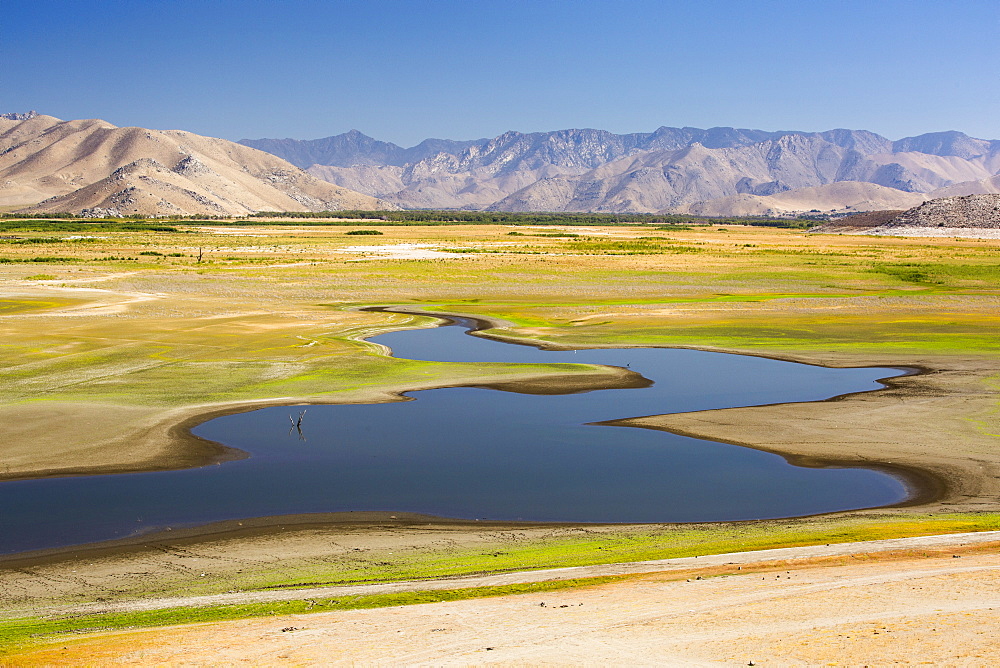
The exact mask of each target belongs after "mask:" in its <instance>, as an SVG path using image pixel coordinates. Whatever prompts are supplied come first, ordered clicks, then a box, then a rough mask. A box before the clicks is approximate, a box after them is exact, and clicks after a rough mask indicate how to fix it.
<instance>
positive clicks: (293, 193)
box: [0, 112, 397, 216]
mask: <svg viewBox="0 0 1000 668" xmlns="http://www.w3.org/2000/svg"><path fill="white" fill-rule="evenodd" d="M0 206H3V207H4V208H6V209H19V210H21V211H23V212H25V213H57V212H71V213H78V214H83V215H94V216H103V215H111V216H127V215H143V216H166V215H198V216H241V215H246V214H249V213H254V212H257V211H326V210H332V209H366V210H371V209H386V208H389V209H394V208H397V207H395V205H392V204H387V203H386V202H383V201H381V200H379V199H377V198H375V197H371V196H369V195H363V194H361V193H357V192H354V191H352V190H349V189H347V188H344V187H341V186H337V185H333V184H331V183H328V182H326V181H323V180H320V179H318V178H315V177H313V176H311V175H309V174H307V173H306V172H304V171H303V170H301V169H299V168H298V167H296V166H294V165H292V164H289V163H288V162H286V161H284V160H282V159H281V158H278V157H276V156H274V155H271V154H270V153H265V152H263V151H258V150H256V149H253V148H249V147H246V146H241V145H239V144H236V143H234V142H231V141H226V140H224V139H216V138H213V137H203V136H201V135H196V134H193V133H190V132H183V131H180V130H166V131H160V130H147V129H144V128H137V127H126V128H120V127H116V126H114V125H112V124H110V123H107V122H105V121H101V120H96V119H90V120H75V121H62V120H59V119H58V118H53V117H52V116H46V115H42V114H37V113H35V112H28V113H24V114H4V115H2V116H0Z"/></svg>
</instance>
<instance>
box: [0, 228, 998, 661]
mask: <svg viewBox="0 0 1000 668" xmlns="http://www.w3.org/2000/svg"><path fill="white" fill-rule="evenodd" d="M287 222H294V223H295V224H282V225H268V224H267V222H261V223H257V224H255V225H249V226H248V225H241V226H227V225H221V224H218V225H216V224H213V223H211V222H206V223H196V222H192V221H178V222H171V223H169V224H163V223H154V224H151V225H144V224H142V223H141V222H135V221H127V222H124V223H120V224H112V223H85V222H81V221H60V222H51V223H49V222H46V221H41V220H30V221H23V222H18V221H11V220H5V221H3V226H2V234H0V278H2V280H3V292H2V293H0V332H2V337H0V423H2V424H3V425H4V427H5V433H7V434H8V436H7V438H6V439H5V443H4V445H3V446H0V477H6V478H19V477H30V476H31V475H33V474H34V473H36V472H38V471H43V472H44V471H53V470H59V469H60V467H63V468H65V469H67V470H69V471H77V470H84V469H86V470H123V469H122V468H121V467H122V466H123V467H124V470H128V468H129V466H132V467H133V468H134V469H143V468H149V467H150V462H151V461H154V460H156V459H157V458H161V459H162V458H163V457H165V456H166V455H165V454H164V453H166V452H167V451H168V448H167V440H169V439H168V438H167V435H166V434H167V431H168V430H169V427H171V426H172V425H174V424H176V423H178V422H181V421H183V420H187V419H192V418H196V417H197V416H198V415H200V414H204V413H207V412H210V411H214V410H222V409H243V408H248V407H251V406H254V405H261V404H264V403H268V402H277V403H294V402H340V401H357V400H387V399H390V398H391V392H394V391H400V390H406V389H413V388H417V387H434V386H441V385H449V384H461V383H468V382H476V383H482V382H485V381H486V380H488V379H496V380H514V381H516V380H519V379H529V378H536V377H539V376H546V375H553V374H562V375H569V376H573V377H583V376H586V375H591V376H594V377H595V378H596V377H597V376H599V375H600V370H598V369H594V368H591V367H586V366H584V365H504V364H495V365H488V367H484V366H483V365H466V364H448V363H435V362H420V361H411V360H401V359H396V358H392V357H387V356H385V355H384V351H383V350H381V349H380V348H379V347H378V346H375V345H373V344H370V343H367V342H365V341H363V340H362V339H363V338H364V337H368V336H371V335H373V334H375V333H378V332H381V331H387V330H389V329H393V328H398V327H404V326H427V325H429V324H431V322H432V320H431V319H428V318H420V317H418V316H406V315H398V314H384V313H370V312H361V311H358V310H357V309H358V308H359V307H363V306H370V305H385V304H399V305H406V306H408V307H411V308H413V307H417V308H425V309H427V310H429V311H449V312H460V313H466V314H470V315H477V316H482V317H488V318H492V319H495V320H498V321H502V322H498V325H497V327H496V328H495V329H494V330H493V332H492V333H493V334H496V335H498V336H503V337H507V338H511V339H514V340H523V341H540V342H548V343H552V344H558V345H565V346H596V345H608V344H617V345H665V346H692V347H703V348H711V349H723V350H731V351H738V352H748V353H752V354H762V355H771V356H779V357H787V358H793V359H803V360H808V361H813V362H823V363H831V364H847V365H850V364H871V363H879V364H890V365H891V364H900V365H905V364H911V365H919V366H925V367H927V368H934V369H936V370H937V371H938V373H937V374H931V375H929V376H927V377H925V378H926V380H922V381H920V382H925V383H929V382H931V381H933V380H935V379H945V380H947V379H951V380H950V381H949V382H951V384H950V385H947V386H945V385H941V386H940V387H938V389H936V390H934V391H935V392H937V393H938V394H934V395H933V396H931V394H932V393H931V392H930V390H927V389H926V388H927V387H930V386H926V385H925V386H921V387H923V388H924V394H923V395H919V394H918V393H917V394H913V395H912V396H910V395H907V396H905V397H897V399H895V400H898V401H899V402H901V403H899V404H898V405H899V407H900V408H899V409H894V410H898V411H900V412H901V414H903V415H904V416H905V414H906V411H907V410H909V408H908V407H909V406H911V403H912V405H913V407H914V410H916V409H917V408H921V409H922V410H925V413H920V415H921V416H924V415H929V416H931V417H930V418H927V419H930V420H931V422H930V423H928V424H927V425H926V429H928V430H930V431H931V432H932V436H933V430H934V429H935V424H937V423H934V422H933V419H934V418H933V416H934V415H939V414H940V415H939V417H940V419H941V420H944V419H945V417H947V419H949V420H953V421H960V422H962V423H963V424H968V425H969V430H970V431H969V433H968V434H965V435H963V436H962V437H961V438H957V437H956V438H957V440H955V441H954V443H956V444H957V445H955V446H954V448H956V454H955V456H956V457H959V456H966V455H963V453H966V452H968V453H974V455H971V454H970V455H968V457H973V456H974V457H976V458H981V459H983V461H986V458H987V457H988V456H993V455H992V454H989V453H992V452H993V451H995V450H996V447H995V446H996V445H997V443H998V441H997V439H996V436H995V435H996V434H1000V421H998V415H997V399H996V393H997V390H998V387H1000V340H998V337H997V336H996V332H997V331H1000V262H998V258H1000V242H998V241H992V240H971V239H933V240H930V239H904V238H871V237H860V236H835V235H810V234H809V233H806V232H803V231H797V230H779V229H769V228H759V227H743V226H736V225H714V226H707V227H689V228H684V227H670V226H655V225H644V226H639V225H637V226H614V227H580V226H574V227H566V226H549V227H546V226H544V225H531V226H514V225H461V226H420V225H407V226H373V225H374V224H373V222H372V221H359V222H358V224H357V225H356V226H352V225H341V226H310V225H307V224H305V223H306V222H307V221H298V222H296V221H287ZM299 223H301V224H299ZM360 230H377V231H379V232H381V233H382V234H380V235H370V234H360V235H359V234H351V232H356V231H360ZM949 374H951V375H949ZM917 378H921V377H917ZM914 382H917V381H914ZM941 388H943V389H941ZM939 395H940V396H939ZM873 396H874V395H873ZM959 396H961V397H974V398H975V402H974V404H973V403H964V404H960V405H958V404H955V403H954V402H952V403H947V402H948V401H953V400H954V398H955V397H959ZM895 400H894V401H895ZM935 401H939V402H940V403H934V402H935ZM970 401H971V400H970ZM907 402H910V403H907ZM928 407H930V408H928ZM849 408H850V405H849V402H842V403H841V405H840V406H834V407H833V409H836V410H847V409H849ZM109 411H110V413H109ZM928 411H929V412H928ZM934 411H937V413H935V412H934ZM945 413H947V416H944V414H945ZM109 414H117V415H120V416H122V419H121V420H118V421H115V422H113V423H111V424H109V421H108V420H107V417H106V416H107V415H109ZM915 414H916V413H915ZM942 416H944V417H942ZM782 419H786V418H785V417H783V418H782ZM789 419H794V416H793V417H792V418H789ZM921 419H924V417H921ZM879 424H882V423H880V422H873V423H872V425H874V426H872V427H870V428H869V427H866V429H869V432H868V433H874V432H872V431H870V430H871V429H874V430H876V431H877V430H878V428H879V427H878V425H879ZM941 424H944V423H943V422H942V423H941ZM949 424H951V423H949ZM949 428H951V427H949ZM157 429H159V430H160V431H159V432H157V431H156V430H157ZM748 433H750V432H748ZM150 434H153V436H150ZM157 434H159V436H156V435H157ZM154 436H155V438H154ZM879 438H891V434H889V435H886V434H880V436H879ZM962 439H965V440H962ZM751 440H752V439H751ZM962 448H967V450H963V449H962ZM874 458H875V459H877V457H874ZM977 461H978V459H977ZM122 462H125V464H124V465H123V464H122ZM113 465H117V466H119V468H118V469H115V468H114V466H113ZM178 465H190V462H188V463H187V464H184V463H183V462H182V463H179V464H178ZM976 509H977V510H978V512H970V513H966V514H962V515H956V514H954V513H947V512H944V511H943V510H941V509H935V510H933V511H928V509H921V508H914V509H911V510H904V511H900V513H898V514H895V515H891V516H890V515H885V514H879V513H872V514H864V513H862V514H858V515H854V516H851V517H850V518H836V517H835V518H826V519H823V518H819V519H816V518H814V519H806V520H788V521H787V522H785V523H777V524H776V523H756V524H755V523H749V524H744V525H740V528H733V527H731V526H730V527H704V528H697V529H695V528H674V529H670V530H662V531H655V532H653V531H650V530H648V529H643V528H641V527H639V528H634V529H630V530H629V531H624V532H619V533H611V534H607V535H604V536H598V537H594V536H563V537H557V538H553V537H547V538H538V540H534V541H533V540H527V541H522V542H518V543H517V544H516V545H514V546H510V545H507V547H506V548H505V549H503V550H501V549H499V548H495V549H490V550H486V549H485V548H483V549H480V548H479V547H476V548H472V547H470V548H468V549H466V548H462V549H443V550H442V549H437V550H435V549H430V548H428V549H426V550H422V551H420V550H417V551H406V550H402V551H400V550H398V549H395V550H391V549H388V548H387V549H386V550H385V554H382V553H379V554H375V553H370V554H368V555H367V556H369V557H372V558H371V559H367V560H366V562H365V563H360V562H350V561H344V560H333V561H336V564H334V563H332V562H330V563H328V562H323V563H321V565H319V566H317V565H316V564H315V563H314V562H306V561H303V562H302V563H297V562H295V561H294V559H289V560H286V561H284V562H274V563H267V564H265V565H264V566H261V567H260V568H259V569H258V570H255V571H252V572H248V573H246V574H245V575H240V576H239V577H238V578H237V577H236V576H235V575H234V574H232V573H229V574H228V575H225V574H220V575H219V576H218V579H214V578H212V579H209V580H207V581H204V580H200V579H199V580H196V579H192V578H193V576H191V575H190V574H189V573H188V574H185V573H181V574H180V575H177V574H174V575H169V576H168V575H167V574H166V571H164V574H163V575H162V577H160V576H157V577H153V578H149V579H147V580H146V581H144V582H142V583H140V584H138V585H136V586H135V587H132V588H127V589H125V590H123V593H122V596H123V597H124V598H135V597H139V598H141V597H143V596H146V595H149V594H150V593H151V592H154V591H155V592H157V593H162V594H166V593H170V592H174V591H182V590H184V591H188V590H190V591H198V592H212V591H225V590H227V589H225V588H226V587H228V588H232V587H239V588H240V589H247V590H253V589H259V588H266V587H275V586H288V585H292V584H295V583H297V582H317V581H321V582H327V583H331V582H362V581H372V580H388V579H421V578H429V577H440V576H453V575H458V574H463V573H472V572H483V571H494V570H509V569H530V568H543V567H551V566H557V565H571V564H591V563H604V562H616V561H628V560H632V559H647V558H664V557H666V556H681V555H689V554H708V553H712V552H724V551H728V550H732V549H754V548H758V547H770V546H781V545H800V544H809V543H826V542H839V541H841V540H846V541H850V540H864V539H869V538H875V537H894V536H902V535H921V534H926V533H935V532H941V533H944V532H951V531H968V530H981V529H987V528H996V522H997V520H996V517H997V515H996V514H995V513H996V511H998V510H1000V508H996V507H988V506H986V505H983V506H982V507H979V506H976ZM390 551H391V552H394V553H395V554H394V555H393V556H388V552H390ZM494 552H502V555H500V556H496V555H494V556H490V555H493V553H494ZM375 557H378V558H375ZM71 563H73V562H65V563H64V564H62V565H59V564H56V565H54V566H50V567H49V568H55V569H57V570H58V569H60V568H63V569H65V568H70V567H71V566H70V564H71ZM309 563H312V565H311V566H310V565H309ZM372 564H382V565H377V566H373V565H372ZM72 567H73V568H76V565H74V566H72ZM11 577H13V575H12V574H11V573H8V572H5V571H4V570H2V566H0V580H7V581H8V582H9V581H10V578H11ZM95 578H96V576H95ZM98 579H99V578H98ZM95 581H97V580H95ZM94 591H96V590H94ZM94 591H90V593H89V594H87V596H95V595H96V594H95V593H94ZM456 595H457V594H456ZM463 595H464V594H463ZM81 596H83V598H79V597H78V598H77V599H76V602H80V601H82V600H85V598H86V597H85V596H84V595H83V594H81ZM52 602H53V604H55V603H56V602H55V600H54V599H53V601H52ZM65 602H66V601H62V603H63V604H64V603H65ZM8 603H9V602H8ZM397 603H398V602H397ZM397 603H387V604H397ZM3 607H4V608H9V607H10V605H4V606H3ZM15 607H16V606H15ZM261 610H263V609H260V610H258V609H254V610H244V611H242V612H240V611H237V612H233V611H232V610H227V611H221V612H219V613H218V615H217V616H216V617H215V618H225V617H226V616H227V615H228V616H232V615H234V614H237V615H244V614H270V613H269V612H267V611H263V612H262V611H261ZM171 614H173V613H171ZM205 614H209V613H205ZM6 616H9V615H6ZM150 619H152V620H153V621H154V622H155V623H167V622H169V621H170V620H168V619H166V618H164V619H163V620H160V621H156V620H157V619H159V618H157V617H155V615H153V616H151V617H150ZM170 619H173V618H172V617H171V618H170ZM186 619H193V618H191V617H189V618H186ZM164 620H166V621H164ZM36 621H37V620H36ZM147 621H148V620H147ZM46 623H48V622H46ZM144 623H146V622H142V621H140V620H138V619H137V618H136V619H132V618H129V619H124V621H122V620H119V621H113V620H112V621H108V620H104V621H101V620H97V621H95V620H85V619H83V618H81V619H80V620H78V621H77V622H66V624H68V625H69V626H66V624H63V622H59V623H58V624H56V625H55V626H53V627H52V628H51V629H49V628H48V627H45V628H43V627H44V624H43V623H42V622H37V624H41V625H42V626H32V624H36V622H35V621H30V620H27V621H26V620H25V619H20V621H10V622H9V624H7V626H6V627H4V628H6V629H7V630H6V631H3V632H2V633H7V634H8V635H7V636H6V637H7V638H9V639H11V640H10V641H11V642H14V640H13V639H14V638H20V640H17V642H21V640H24V638H25V637H27V636H26V635H25V634H28V635H30V634H31V633H36V632H37V633H45V634H48V633H54V632H56V631H65V630H66V628H70V627H72V626H73V624H76V625H77V628H80V627H85V626H88V625H102V626H116V625H118V626H120V625H122V624H124V625H130V624H133V625H134V624H144ZM150 623H153V622H150ZM15 627H16V628H15ZM12 629H13V630H12ZM16 629H21V631H18V630H16ZM24 629H28V630H27V631H25V630H24ZM32 629H33V630H32ZM19 634H20V635H19ZM0 637H3V636H0Z"/></svg>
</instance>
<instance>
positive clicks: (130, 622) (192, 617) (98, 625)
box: [0, 576, 629, 656]
mask: <svg viewBox="0 0 1000 668" xmlns="http://www.w3.org/2000/svg"><path fill="white" fill-rule="evenodd" d="M625 577H629V576H610V577H596V578H579V579H575V580H560V581H555V582H532V583H527V584H512V585H503V586H496V587H474V588H467V589H443V590H439V591H411V592H399V593H393V594H369V595H362V596H339V597H336V598H314V599H309V600H304V601H276V602H268V603H246V604H241V605H213V606H205V607H195V608H168V609H164V610H149V611H143V612H126V613H108V614H98V615H79V616H72V617H58V618H49V619H35V618H25V619H12V620H7V621H2V622H0V656H2V655H4V654H10V653H11V652H14V651H23V650H25V649H28V648H30V647H31V646H33V645H42V644H46V643H49V642H52V641H54V640H56V639H60V638H65V637H67V635H69V634H81V633H96V632H102V631H117V630H123V629H141V628H151V627H156V626H170V625H174V624H194V623H198V622H221V621H228V620H233V619H248V618H253V617H269V616H276V615H298V614H304V613H310V612H334V611H339V610H360V609H364V608H384V607H390V606H398V605H416V604H420V603H442V602H445V601H464V600H468V599H474V598H489V597H495V596H509V595H512V594H532V593H537V592H548V591H556V590H559V589H569V588H572V587H581V586H589V585H599V584H604V583H606V582H611V581H612V580H619V579H623V578H625Z"/></svg>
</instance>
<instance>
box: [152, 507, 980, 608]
mask: <svg viewBox="0 0 1000 668" xmlns="http://www.w3.org/2000/svg"><path fill="white" fill-rule="evenodd" d="M998 530H1000V513H965V514H947V515H928V514H919V515H918V514H914V515H877V516H875V517H872V516H871V515H857V516H850V517H846V518H845V517H816V518H805V519H790V520H768V521H759V522H739V523H724V524H698V525H683V524H681V525H668V526H667V527H665V528H664V527H663V526H651V527H649V528H645V527H642V526H638V527H636V526H630V527H622V528H621V529H613V530H611V531H610V532H607V531H605V532H602V531H600V530H596V529H595V530H591V529H587V528H586V527H580V528H579V529H577V531H581V532H583V535H580V534H579V533H575V534H573V535H568V536H555V537H549V538H542V539H527V540H520V541H514V540H512V541H510V542H503V541H500V540H498V541H497V542H493V543H489V544H486V545H482V546H479V547H476V548H454V547H451V548H448V549H443V550H412V551H409V552H404V551H401V550H400V549H399V548H388V549H387V550H386V551H385V552H382V551H370V552H366V553H364V554H360V553H359V556H358V558H357V561H348V560H337V561H333V562H328V563H320V564H317V563H316V562H315V561H310V562H308V563H300V564H289V563H279V564H276V565H275V566H274V567H273V570H268V571H266V572H258V573H256V574H250V573H244V574H243V575H242V576H241V578H240V579H238V580H237V581H236V582H233V581H232V580H227V581H226V584H225V585H224V586H225V587H226V588H232V587H233V586H235V587H237V588H240V589H244V590H253V589H286V588H288V589H291V588H299V587H315V586H328V585H347V584H363V583H367V582H392V581H411V580H432V579H440V578H448V577H462V576H471V575H484V574H492V573H509V572H517V571H530V570H542V569H549V568H568V567H573V566H594V565H599V564H617V563H628V562H633V561H652V560H659V559H674V558H679V557H694V556H704V555H709V554H726V553H731V552H747V551H755V550H766V549H773V548H784V547H802V546H808V545H825V544H834V543H854V542H859V541H874V540H885V539H890V538H908V537H914V536H932V535H938V534H949V533H966V532H974V531H998ZM570 531H572V529H570ZM200 584H201V583H194V584H193V585H189V586H187V587H185V588H184V590H183V591H186V592H188V593H189V594H195V593H198V594H210V593H215V592H214V591H213V590H212V589H210V588H209V587H211V586H212V585H211V584H210V583H205V585H202V586H201V587H199V585H200ZM192 587H193V588H192ZM174 593H176V594H177V595H180V594H181V593H183V592H182V591H181V590H178V591H177V592H169V591H168V592H164V594H165V595H166V594H174Z"/></svg>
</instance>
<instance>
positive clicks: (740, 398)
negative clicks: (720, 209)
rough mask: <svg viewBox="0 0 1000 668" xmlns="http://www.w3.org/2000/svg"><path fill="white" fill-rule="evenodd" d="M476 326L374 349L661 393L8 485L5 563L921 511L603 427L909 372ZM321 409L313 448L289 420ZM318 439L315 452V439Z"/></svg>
mask: <svg viewBox="0 0 1000 668" xmlns="http://www.w3.org/2000/svg"><path fill="white" fill-rule="evenodd" d="M474 327H475V323H474V321H471V320H464V319H457V320H455V321H454V322H452V323H450V324H449V325H447V326H443V327H436V328H430V329H416V330H406V331H400V332H394V333H390V334H384V335H381V336H378V337H375V338H374V339H372V340H373V341H376V342H378V343H381V344H384V345H386V346H389V347H390V348H391V349H392V351H393V354H394V355H395V356H397V357H403V358H409V359H425V360H439V361H452V362H475V363H482V364H487V363H490V362H536V363H537V362H543V363H552V362H573V363H588V364H603V365H611V366H618V367H627V368H629V369H631V370H632V371H634V372H636V373H639V374H641V375H642V376H643V377H644V378H646V379H648V380H649V381H652V383H651V384H650V385H648V386H647V387H639V388H628V389H610V390H595V391H590V392H583V393H576V394H565V395H552V394H545V395H537V394H519V393H514V392H504V391H497V390H493V389H484V388H473V387H456V388H444V389H434V390H424V391H420V392H415V393H412V395H411V398H412V399H414V400H412V401H401V402H395V403H386V404H352V405H312V406H300V407H288V406H280V407H270V408H263V409H259V410H255V411H251V412H246V413H239V414H234V415H227V416H223V417H218V418H215V419H212V420H209V421H207V422H205V423H203V424H201V425H199V426H198V427H196V428H195V429H194V430H193V432H194V433H195V434H196V435H198V436H200V437H202V438H206V439H209V440H213V441H218V442H220V443H224V444H225V445H227V446H231V447H234V448H239V449H241V450H244V451H246V452H248V453H250V456H249V457H248V458H246V459H242V460H238V461H231V462H227V463H224V464H221V465H216V466H207V467H203V468H198V469H189V470H183V471H169V472H157V473H135V474H119V475H103V476H82V477H66V478H50V479H42V480H24V481H14V482H6V483H2V484H0V509H2V511H3V512H2V514H0V553H15V552H21V551H25V550H32V549H39V548H51V547H60V546H66V545H74V544H80V543H87V542H94V541H101V540H109V539H114V538H122V537H125V536H129V535H133V534H136V533H141V532H146V531H151V530H156V529H164V528H167V527H182V526H194V525H200V524H207V523H210V522H215V521H220V520H227V519H239V518H248V517H263V516H273V515H285V514H299V513H313V512H323V513H326V512H342V511H356V510H363V511H399V512H417V513H424V514H431V515H438V516H442V517H451V518H465V519H489V520H510V521H517V520H524V521H544V522H629V523H631V522H636V523H638V522H695V521H723V520H743V519H763V518H775V517H788V516H801V515H810V514H816V513H824V512H832V511H837V510H848V509H856V508H866V507H875V506H884V505H890V504H894V503H898V502H901V501H904V500H905V499H906V498H907V495H908V489H907V487H906V485H905V484H904V483H903V482H902V481H901V480H900V479H899V478H897V477H895V476H892V475H889V474H887V473H885V472H882V471H876V470H868V469H861V468H804V467H798V466H793V465H791V464H789V463H788V462H787V461H786V460H785V459H784V458H782V457H780V456H778V455H774V454H770V453H767V452H761V451H757V450H753V449H750V448H744V447H740V446H735V445H729V444H724V443H715V442H711V441H704V440H699V439H695V438H690V437H686V436H680V435H676V434H671V433H668V432H663V431H658V430H650V429H641V428H633V427H624V426H613V425H600V424H593V423H596V422H605V421H610V420H620V419H624V418H629V417H639V416H645V415H657V414H663V413H675V412H684V411H696V410H707V409H714V408H724V407H735V406H751V405H761V404H771V403H782V402H789V401H817V400H822V399H827V398H830V397H833V396H837V395H841V394H846V393H851V392H861V391H866V390H874V389H877V388H879V387H881V386H882V385H881V384H880V383H879V382H878V379H881V378H886V377H889V376H895V375H899V374H900V373H901V371H900V370H899V369H889V368H871V367H869V368H853V369H829V368H824V367H817V366H809V365H804V364H796V363H791V362H783V361H778V360H772V359H766V358H759V357H750V356H744V355H729V354H722V353H712V352H704V351H696V350H681V349H664V348H619V349H587V350H580V351H550V350H539V349H537V348H534V347H531V346H522V345H512V344H509V343H502V342H499V341H496V340H491V339H488V338H484V337H479V336H469V335H467V330H469V329H472V328H474ZM303 409H307V413H306V414H305V416H304V418H303V421H302V434H301V436H300V434H299V433H298V432H297V430H295V429H292V430H289V420H288V418H289V414H290V413H291V414H292V415H295V416H297V415H298V413H299V411H301V410H303ZM303 438H304V440H303Z"/></svg>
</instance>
